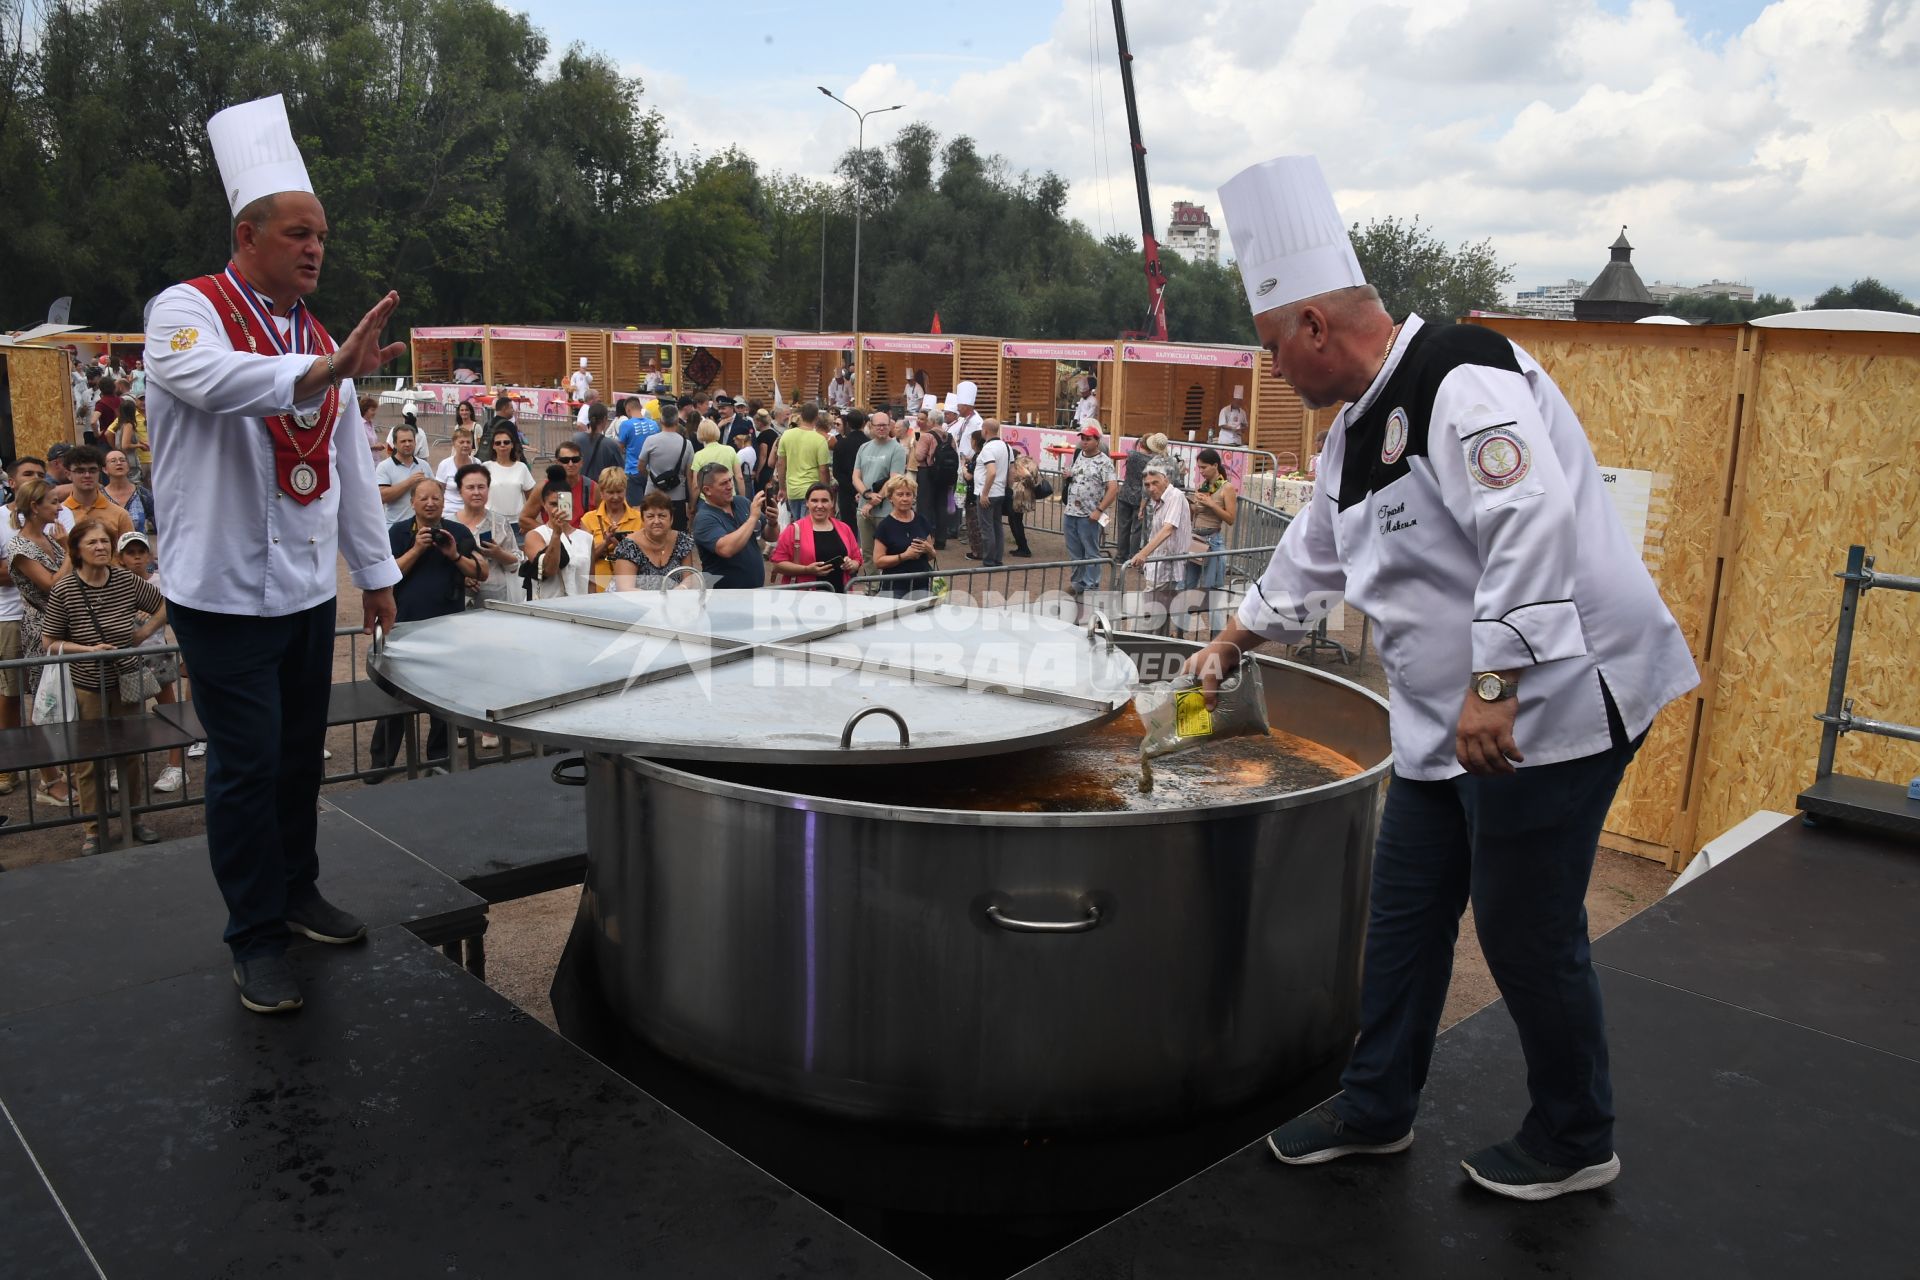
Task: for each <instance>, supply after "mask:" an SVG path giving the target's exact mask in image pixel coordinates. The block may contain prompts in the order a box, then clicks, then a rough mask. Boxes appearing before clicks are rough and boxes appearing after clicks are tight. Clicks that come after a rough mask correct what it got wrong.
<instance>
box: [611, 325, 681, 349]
mask: <svg viewBox="0 0 1920 1280" xmlns="http://www.w3.org/2000/svg"><path fill="white" fill-rule="evenodd" d="M613 340H614V341H615V342H620V343H627V344H636V343H651V344H652V345H653V346H656V347H670V346H672V345H673V330H671V329H615V330H614V331H613Z"/></svg>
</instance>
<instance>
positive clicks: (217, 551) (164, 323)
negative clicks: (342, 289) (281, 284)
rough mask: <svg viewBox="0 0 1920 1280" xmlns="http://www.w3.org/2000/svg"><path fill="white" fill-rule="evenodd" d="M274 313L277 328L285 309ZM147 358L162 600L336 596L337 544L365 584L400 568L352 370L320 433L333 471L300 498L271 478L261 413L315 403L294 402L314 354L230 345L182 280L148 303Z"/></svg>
mask: <svg viewBox="0 0 1920 1280" xmlns="http://www.w3.org/2000/svg"><path fill="white" fill-rule="evenodd" d="M275 323H276V324H277V325H278V326H279V327H280V329H281V331H282V333H283V334H284V333H285V332H286V330H287V322H285V321H282V320H279V319H277V318H276V321H275ZM145 364H146V368H147V421H148V422H149V423H150V424H151V425H152V427H153V432H152V436H153V492H154V506H155V507H156V508H157V509H158V510H161V511H164V512H166V513H167V536H166V537H164V538H162V539H160V547H159V552H160V570H161V572H163V573H164V574H165V575H166V581H167V598H168V599H169V600H174V601H178V602H179V603H181V604H184V605H186V606H187V607H189V608H192V609H203V610H206V611H208V612H212V613H228V614H241V615H247V616H252V617H283V616H285V615H287V614H291V613H298V612H300V611H301V610H304V609H311V608H313V607H314V606H316V605H319V604H323V603H325V602H326V601H328V600H331V599H333V598H334V596H335V594H336V593H337V584H336V581H335V573H336V570H335V563H334V562H335V559H336V557H344V558H345V560H346V562H347V569H348V571H349V573H351V575H352V577H353V584H354V585H355V586H356V587H359V588H360V589H361V590H362V591H372V590H376V589H378V588H381V587H390V586H392V585H393V584H394V583H396V582H398V581H400V567H399V566H398V565H397V564H395V563H394V560H393V551H392V547H391V544H390V543H389V541H388V538H387V524H386V520H385V519H384V518H383V515H384V513H383V512H382V511H381V508H380V492H379V489H378V488H377V487H376V486H375V484H374V479H373V458H372V455H370V454H369V453H368V452H367V450H366V449H365V448H364V447H363V446H362V444H361V442H362V440H363V439H364V438H365V428H364V426H363V425H362V423H361V419H360V406H359V404H358V402H357V401H356V399H355V397H354V389H353V381H352V379H347V380H345V381H343V382H341V384H340V417H339V421H338V423H337V424H336V426H335V428H334V433H333V438H332V440H331V441H330V442H329V443H328V446H327V461H328V466H329V474H330V476H331V481H332V482H331V484H329V486H328V488H327V491H326V492H325V493H323V494H321V495H320V496H319V497H318V498H315V499H314V500H313V501H312V502H305V503H302V502H296V501H294V500H293V499H292V498H290V497H288V496H287V495H286V494H284V493H282V492H281V491H280V485H279V481H278V479H277V475H276V471H275V467H274V456H273V442H272V441H271V440H270V439H269V438H268V436H267V428H266V426H265V424H264V423H263V422H262V420H261V419H262V418H263V416H265V415H267V414H280V413H286V412H288V411H289V410H296V409H297V410H300V411H302V412H309V413H310V412H313V411H315V410H317V409H318V408H319V407H320V402H321V399H322V397H321V396H315V397H314V398H313V399H312V400H309V401H307V402H306V403H303V404H298V405H296V404H295V403H294V402H293V387H294V384H295V383H296V382H298V381H299V380H300V378H301V376H302V375H303V374H305V373H306V371H307V369H308V367H309V366H311V365H312V364H313V357H312V356H311V355H289V356H260V355H254V354H252V353H251V352H245V351H235V350H234V349H233V348H232V346H231V345H230V344H229V343H228V341H227V331H226V328H225V326H224V325H222V324H221V322H220V317H219V316H218V315H216V314H215V313H214V309H213V304H212V303H210V302H208V301H207V299H206V296H205V295H204V294H202V293H201V292H200V291H199V290H197V289H194V288H192V287H191V286H189V285H184V284H177V285H174V286H172V287H171V288H169V289H167V290H166V291H165V292H164V293H162V294H161V295H160V296H159V297H158V298H156V299H155V300H154V302H153V305H152V306H151V308H150V309H149V311H148V314H147V345H146V351H145ZM342 440H345V441H346V442H347V446H348V447H347V448H345V449H342V448H340V442H341V441H342ZM208 495H217V500H214V501H209V500H208Z"/></svg>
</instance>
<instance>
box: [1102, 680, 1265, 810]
mask: <svg viewBox="0 0 1920 1280" xmlns="http://www.w3.org/2000/svg"><path fill="white" fill-rule="evenodd" d="M1133 707H1134V710H1135V711H1137V712H1139V714H1140V723H1141V724H1142V725H1144V726H1145V727H1146V736H1145V737H1143V738H1142V739H1141V740H1140V790H1141V791H1143V792H1144V791H1151V790H1153V762H1154V760H1155V759H1156V758H1158V757H1160V756H1165V755H1172V754H1173V753H1174V752H1176V751H1191V750H1192V749H1193V748H1195V747H1201V746H1205V745H1206V744H1207V743H1209V742H1217V741H1219V740H1220V739H1222V738H1239V737H1245V736H1247V735H1250V734H1259V735H1262V736H1264V735H1265V734H1266V733H1267V732H1268V731H1269V728H1270V725H1269V723H1268V720H1267V694H1266V690H1265V689H1264V688H1263V687H1262V685H1261V682H1260V668H1259V666H1258V664H1256V663H1252V662H1243V663H1241V664H1240V667H1239V669H1238V670H1237V671H1234V672H1233V673H1232V674H1230V675H1229V676H1227V678H1226V679H1224V680H1222V681H1221V682H1220V691H1219V696H1218V697H1217V698H1216V699H1215V700H1214V706H1213V708H1212V709H1211V710H1209V709H1208V707H1207V701H1206V696H1205V694H1204V693H1203V692H1202V691H1201V688H1200V681H1199V680H1197V679H1196V678H1194V677H1193V676H1187V675H1183V676H1179V677H1177V678H1175V679H1173V680H1169V681H1167V682H1165V683H1163V684H1150V685H1147V686H1145V687H1144V688H1142V689H1141V690H1140V692H1138V693H1136V694H1134V695H1133Z"/></svg>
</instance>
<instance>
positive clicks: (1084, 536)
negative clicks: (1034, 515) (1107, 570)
mask: <svg viewBox="0 0 1920 1280" xmlns="http://www.w3.org/2000/svg"><path fill="white" fill-rule="evenodd" d="M1061 526H1062V528H1063V529H1064V530H1065V532H1066V535H1067V559H1069V560H1097V559H1099V558H1100V522H1099V521H1098V520H1095V519H1094V518H1093V517H1091V516H1066V517H1064V518H1063V519H1062V520H1061ZM1099 585H1100V566H1099V565H1097V564H1083V565H1081V566H1080V567H1078V568H1076V569H1075V570H1074V571H1073V589H1074V590H1075V591H1092V590H1095V589H1096V588H1098V587H1099Z"/></svg>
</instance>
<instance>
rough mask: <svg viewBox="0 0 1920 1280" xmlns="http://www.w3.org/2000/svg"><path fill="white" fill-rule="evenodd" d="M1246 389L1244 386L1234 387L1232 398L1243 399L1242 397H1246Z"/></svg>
mask: <svg viewBox="0 0 1920 1280" xmlns="http://www.w3.org/2000/svg"><path fill="white" fill-rule="evenodd" d="M1246 390H1247V389H1246V388H1245V387H1235V388H1234V389H1233V398H1234V399H1235V400H1244V399H1246Z"/></svg>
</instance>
